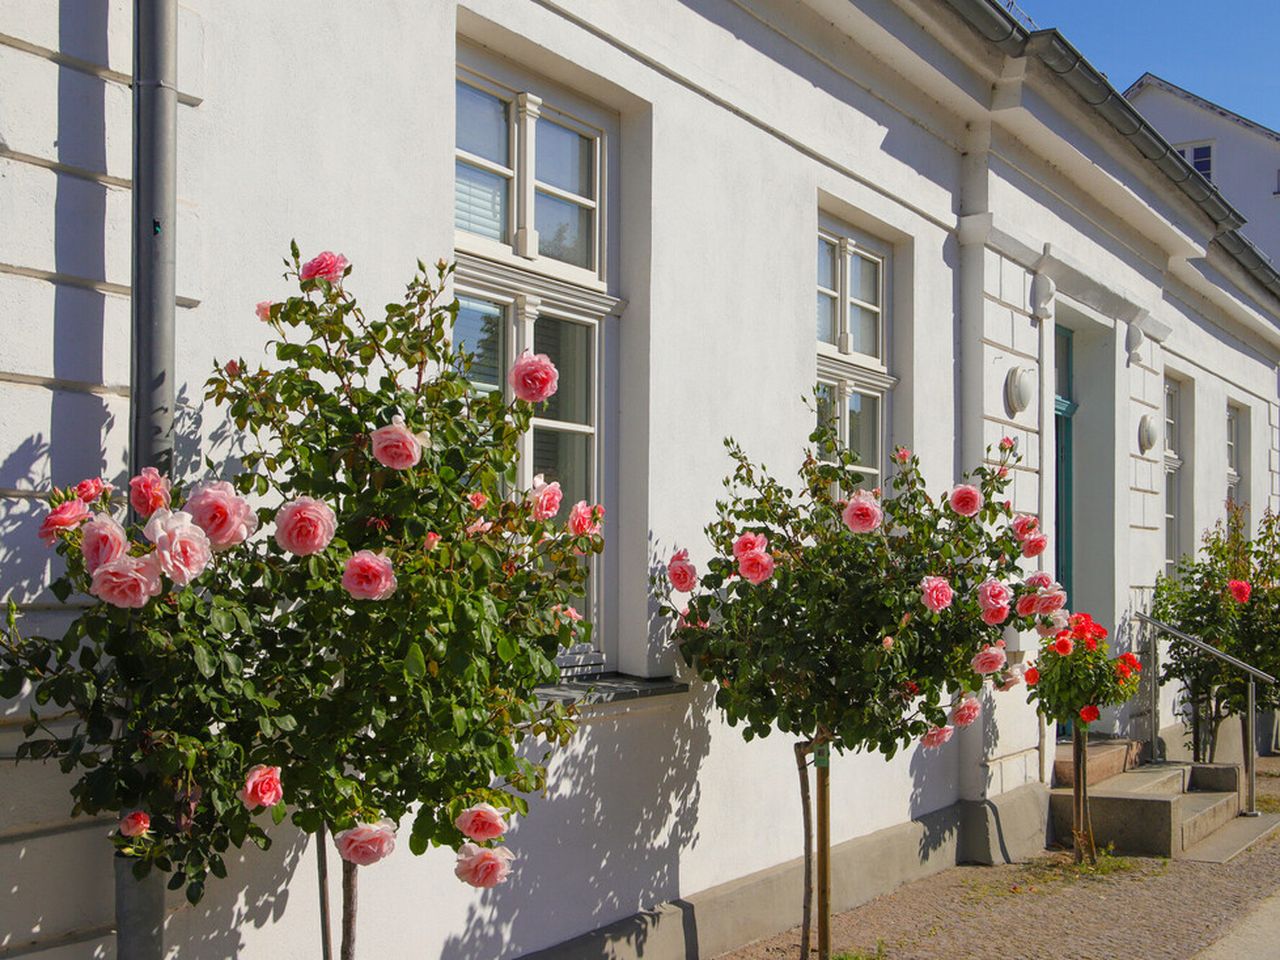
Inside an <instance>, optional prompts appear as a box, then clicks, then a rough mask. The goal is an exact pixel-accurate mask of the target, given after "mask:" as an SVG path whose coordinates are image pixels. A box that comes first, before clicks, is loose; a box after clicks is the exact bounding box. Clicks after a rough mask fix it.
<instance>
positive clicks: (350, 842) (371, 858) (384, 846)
mask: <svg viewBox="0 0 1280 960" xmlns="http://www.w3.org/2000/svg"><path fill="white" fill-rule="evenodd" d="M333 842H334V845H335V846H337V848H338V856H340V857H341V858H342V859H343V860H346V861H347V862H348V863H354V864H356V866H360V867H367V866H370V865H371V864H375V863H377V862H378V861H379V860H385V859H386V858H387V857H389V856H391V852H392V851H393V850H395V848H396V825H395V824H394V823H392V822H391V821H390V820H386V819H383V820H379V821H378V822H377V823H357V824H356V825H355V826H354V827H352V828H351V829H350V830H343V831H342V832H341V833H339V834H335V835H334V838H333Z"/></svg>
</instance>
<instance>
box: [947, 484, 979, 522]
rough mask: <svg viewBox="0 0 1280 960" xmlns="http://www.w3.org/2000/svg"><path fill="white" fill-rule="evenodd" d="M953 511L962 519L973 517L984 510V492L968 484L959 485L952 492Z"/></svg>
mask: <svg viewBox="0 0 1280 960" xmlns="http://www.w3.org/2000/svg"><path fill="white" fill-rule="evenodd" d="M950 503H951V509H952V510H954V511H955V512H956V513H958V514H960V516H962V517H972V516H973V515H974V514H975V513H977V512H978V511H979V510H981V509H982V492H981V491H980V490H978V488H977V487H974V486H970V485H969V484H967V483H961V484H958V485H957V486H956V487H955V489H953V490H952V491H951V497H950Z"/></svg>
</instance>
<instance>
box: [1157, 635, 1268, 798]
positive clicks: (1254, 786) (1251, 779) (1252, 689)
mask: <svg viewBox="0 0 1280 960" xmlns="http://www.w3.org/2000/svg"><path fill="white" fill-rule="evenodd" d="M1133 616H1134V619H1136V620H1138V621H1140V622H1142V623H1145V624H1147V625H1148V626H1151V627H1155V628H1156V629H1157V630H1161V631H1163V632H1164V633H1167V634H1169V635H1170V636H1171V637H1176V638H1177V639H1178V640H1182V641H1184V642H1185V643H1189V644H1191V645H1192V646H1193V647H1195V648H1196V649H1198V650H1203V651H1204V652H1205V653H1208V654H1212V655H1213V656H1215V657H1217V658H1218V659H1219V660H1221V661H1222V662H1223V663H1226V664H1229V665H1230V666H1233V667H1235V668H1236V669H1237V670H1243V671H1244V672H1245V673H1247V674H1248V675H1249V694H1248V700H1247V704H1246V707H1245V715H1244V739H1245V742H1244V743H1242V744H1241V747H1242V748H1243V752H1244V765H1245V775H1246V776H1247V777H1248V784H1249V789H1248V793H1247V802H1246V806H1247V808H1248V809H1246V810H1245V811H1244V813H1243V814H1241V815H1242V816H1245V817H1256V816H1258V815H1259V814H1258V747H1257V742H1256V736H1255V732H1254V722H1255V718H1254V715H1255V714H1256V713H1257V712H1258V711H1257V706H1256V702H1257V701H1256V692H1257V691H1256V686H1257V684H1256V681H1258V680H1261V681H1262V682H1263V683H1271V684H1274V683H1275V682H1276V678H1275V677H1273V676H1271V674H1269V673H1265V672H1263V671H1262V670H1259V669H1258V668H1257V667H1253V666H1250V665H1249V664H1247V663H1245V662H1244V661H1243V660H1240V659H1238V658H1237V657H1233V656H1231V654H1229V653H1223V652H1222V651H1221V650H1219V649H1218V648H1217V647H1215V646H1213V645H1212V644H1209V643H1205V642H1204V641H1203V640H1201V639H1200V638H1199V637H1193V636H1191V634H1189V633H1183V632H1182V631H1181V630H1179V629H1177V628H1176V627H1171V626H1169V624H1167V623H1164V622H1162V621H1160V620H1157V619H1155V617H1149V616H1147V615H1146V614H1145V613H1143V612H1142V611H1140V610H1135V611H1134V613H1133ZM1155 650H1156V647H1155V642H1154V640H1153V642H1152V644H1151V651H1152V657H1151V689H1152V693H1151V759H1152V760H1155V759H1157V747H1156V744H1157V742H1158V741H1159V739H1160V730H1159V726H1160V721H1159V716H1160V677H1159V674H1158V673H1157V663H1156V656H1155Z"/></svg>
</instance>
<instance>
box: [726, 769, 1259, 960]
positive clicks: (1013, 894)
mask: <svg viewBox="0 0 1280 960" xmlns="http://www.w3.org/2000/svg"><path fill="white" fill-rule="evenodd" d="M1258 795H1259V806H1260V807H1263V808H1264V809H1271V810H1280V758H1276V757H1268V758H1263V763H1261V764H1260V765H1259V777H1258ZM868 869H871V868H870V867H869V868H868ZM1277 889H1280V837H1278V835H1275V834H1273V835H1272V837H1270V838H1268V839H1265V840H1262V841H1260V842H1259V843H1256V844H1254V845H1253V846H1252V847H1251V848H1249V849H1248V850H1246V851H1245V852H1244V853H1242V854H1240V855H1239V856H1238V857H1236V858H1235V859H1234V860H1232V861H1231V862H1230V863H1227V864H1213V863H1192V862H1190V861H1183V860H1174V861H1167V860H1157V859H1146V858H1115V859H1114V860H1113V861H1109V862H1105V863H1104V866H1103V867H1102V869H1101V870H1099V871H1098V873H1096V874H1090V873H1079V872H1077V871H1075V870H1073V869H1072V868H1071V867H1070V857H1069V855H1068V854H1062V853H1057V854H1048V855H1046V856H1045V857H1044V858H1041V859H1039V860H1036V861H1034V862H1032V863H1030V864H1013V865H1006V866H999V867H954V868H952V869H949V870H944V871H942V872H941V873H938V874H935V875H934V876H932V877H927V878H925V879H923V880H917V881H915V882H913V883H909V884H906V885H904V886H902V887H899V888H898V889H897V890H895V891H893V892H892V893H889V894H886V895H885V896H882V897H878V898H876V899H875V900H872V901H871V902H870V903H866V904H864V905H863V906H861V907H858V908H857V909H856V910H851V911H849V912H848V913H843V914H840V915H838V916H835V917H833V918H832V920H831V939H832V952H833V954H834V955H835V956H837V957H838V956H839V955H840V954H842V953H843V954H846V955H847V957H846V958H845V960H881V958H883V960H996V958H1001V960H1012V958H1018V960H1121V958H1123V960H1190V958H1191V957H1193V956H1194V955H1195V954H1196V953H1197V952H1198V951H1200V950H1202V949H1203V948H1204V947H1206V946H1208V945H1209V944H1210V943H1212V942H1213V941H1215V940H1217V939H1218V938H1219V937H1221V936H1223V934H1225V933H1226V932H1227V930H1228V929H1229V928H1230V925H1231V922H1232V921H1233V920H1235V919H1237V918H1239V917H1241V916H1243V915H1244V914H1245V913H1247V912H1248V911H1249V910H1250V909H1251V908H1252V907H1254V906H1255V905H1256V904H1257V903H1258V902H1260V901H1261V900H1262V899H1263V898H1265V897H1267V896H1268V895H1269V894H1271V893H1273V892H1275V891H1276V890H1277ZM797 912H798V904H797ZM799 934H800V931H799V928H798V927H797V928H796V929H794V930H789V931H787V932H786V933H784V934H780V935H778V936H776V937H772V938H769V939H766V940H760V941H757V942H755V943H753V944H750V945H749V946H747V947H744V948H742V949H741V950H738V951H735V952H733V953H730V954H725V955H724V957H723V958H722V960H786V958H795V957H797V956H799V943H800V935H799ZM1276 956H1277V957H1280V944H1277V945H1276ZM1242 960H1244V958H1242Z"/></svg>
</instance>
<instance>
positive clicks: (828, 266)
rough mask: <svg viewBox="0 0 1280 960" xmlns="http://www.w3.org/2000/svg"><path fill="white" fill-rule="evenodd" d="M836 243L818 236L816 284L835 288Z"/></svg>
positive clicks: (829, 288)
mask: <svg viewBox="0 0 1280 960" xmlns="http://www.w3.org/2000/svg"><path fill="white" fill-rule="evenodd" d="M836 282H837V281H836V245H835V244H834V243H832V242H831V241H830V240H824V239H823V238H822V237H819V238H818V286H820V287H826V288H827V289H828V290H834V289H836Z"/></svg>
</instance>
